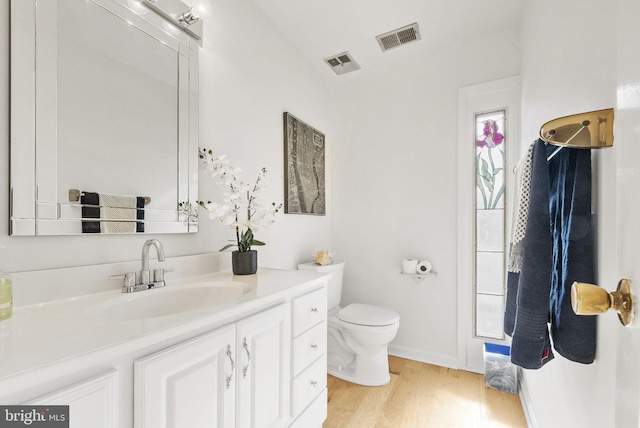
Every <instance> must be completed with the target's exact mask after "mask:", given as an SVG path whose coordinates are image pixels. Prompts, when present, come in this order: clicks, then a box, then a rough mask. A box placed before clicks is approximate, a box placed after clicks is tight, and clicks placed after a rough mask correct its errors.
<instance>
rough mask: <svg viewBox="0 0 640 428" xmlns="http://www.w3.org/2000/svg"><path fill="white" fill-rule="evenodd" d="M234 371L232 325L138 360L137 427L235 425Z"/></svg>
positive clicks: (135, 408)
mask: <svg viewBox="0 0 640 428" xmlns="http://www.w3.org/2000/svg"><path fill="white" fill-rule="evenodd" d="M236 367H237V365H236V353H235V326H234V325H231V326H227V327H223V328H221V329H219V330H215V331H213V332H211V333H207V334H204V335H202V336H199V337H197V338H195V339H192V340H188V341H186V342H183V343H180V344H178V345H176V346H172V347H170V348H167V349H164V350H162V351H160V352H157V353H155V354H152V355H149V356H147V357H145V358H142V359H140V360H137V361H136V362H135V368H134V376H135V380H134V394H135V398H134V415H135V426H136V427H138V428H182V427H189V428H205V427H207V428H210V427H233V426H235V420H234V418H235V413H234V409H235V394H236V389H235V385H236V383H235V379H233V378H234V377H235V376H237V368H236Z"/></svg>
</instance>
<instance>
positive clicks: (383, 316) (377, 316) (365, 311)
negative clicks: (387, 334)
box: [338, 303, 400, 326]
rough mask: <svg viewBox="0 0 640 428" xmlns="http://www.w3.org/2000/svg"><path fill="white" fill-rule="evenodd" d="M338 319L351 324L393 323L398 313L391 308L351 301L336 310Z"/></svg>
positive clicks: (397, 318) (398, 318)
mask: <svg viewBox="0 0 640 428" xmlns="http://www.w3.org/2000/svg"><path fill="white" fill-rule="evenodd" d="M338 319H340V320H341V321H344V322H348V323H351V324H359V325H371V326H376V325H390V324H395V323H397V322H398V321H399V320H400V315H399V314H398V313H397V312H396V311H392V310H391V309H387V308H381V307H379V306H373V305H364V304H362V303H352V304H350V305H349V306H347V307H346V308H342V309H341V310H340V312H338Z"/></svg>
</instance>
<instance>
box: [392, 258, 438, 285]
mask: <svg viewBox="0 0 640 428" xmlns="http://www.w3.org/2000/svg"><path fill="white" fill-rule="evenodd" d="M400 275H405V276H410V277H412V278H413V279H414V280H415V281H416V282H420V281H422V280H423V279H425V278H434V277H436V276H438V274H437V273H436V272H434V271H433V270H431V263H430V262H429V261H428V260H421V261H418V259H403V260H402V271H400Z"/></svg>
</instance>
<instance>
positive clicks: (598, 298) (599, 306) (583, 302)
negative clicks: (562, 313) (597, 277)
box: [571, 279, 635, 326]
mask: <svg viewBox="0 0 640 428" xmlns="http://www.w3.org/2000/svg"><path fill="white" fill-rule="evenodd" d="M571 307H572V308H573V312H575V313H576V314H577V315H597V314H602V313H604V312H607V311H608V310H609V309H612V310H614V311H616V312H617V313H618V318H619V319H620V322H621V323H622V325H625V326H628V325H629V324H631V323H632V322H633V320H634V318H635V313H634V312H635V308H634V296H633V294H632V293H631V280H628V279H622V280H620V282H619V283H618V289H617V290H616V291H614V292H611V293H609V292H607V290H605V289H604V288H601V287H598V286H597V285H593V284H587V283H585V282H574V283H573V285H571Z"/></svg>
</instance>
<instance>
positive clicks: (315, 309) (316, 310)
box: [311, 306, 318, 314]
mask: <svg viewBox="0 0 640 428" xmlns="http://www.w3.org/2000/svg"><path fill="white" fill-rule="evenodd" d="M311 312H315V313H316V314H317V313H318V308H317V307H315V306H314V307H313V308H311Z"/></svg>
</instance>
